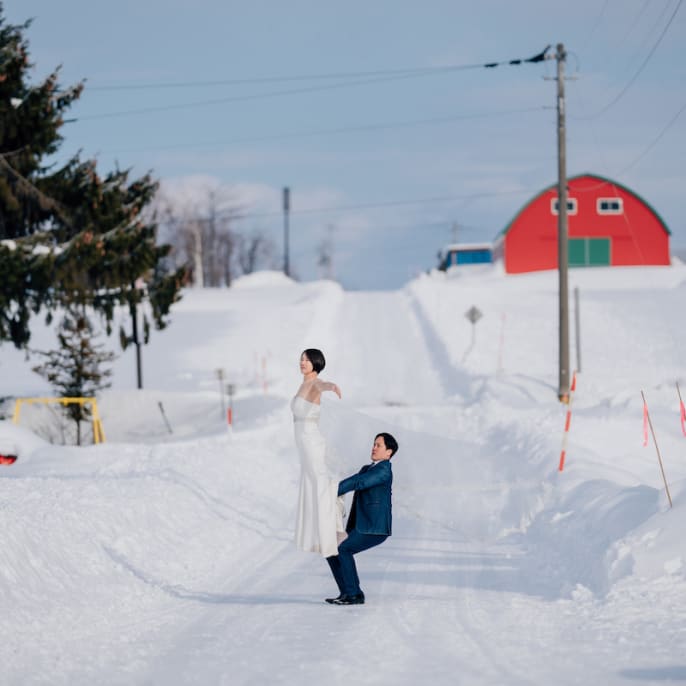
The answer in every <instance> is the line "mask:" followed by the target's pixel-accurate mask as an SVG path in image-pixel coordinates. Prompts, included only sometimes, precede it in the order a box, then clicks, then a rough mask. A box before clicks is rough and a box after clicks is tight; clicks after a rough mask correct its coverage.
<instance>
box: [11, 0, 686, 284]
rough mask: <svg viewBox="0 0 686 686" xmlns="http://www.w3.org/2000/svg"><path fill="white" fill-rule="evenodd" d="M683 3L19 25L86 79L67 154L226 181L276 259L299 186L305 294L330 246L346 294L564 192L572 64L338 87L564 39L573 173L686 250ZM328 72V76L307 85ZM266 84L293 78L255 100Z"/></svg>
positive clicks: (597, 0) (403, 271) (157, 1)
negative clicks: (562, 115)
mask: <svg viewBox="0 0 686 686" xmlns="http://www.w3.org/2000/svg"><path fill="white" fill-rule="evenodd" d="M682 2H683V0H593V1H592V0H578V1H576V2H574V3H570V2H554V1H553V2H551V1H550V0H548V1H547V2H546V1H543V0H524V1H522V2H506V1H504V0H502V1H500V2H498V1H495V0H485V1H482V2H479V3H476V2H459V1H455V0H453V1H447V0H446V1H441V0H426V1H424V2H421V3H420V2H407V3H398V2H397V1H396V2H391V1H390V0H388V1H387V0H379V1H376V2H373V1H370V0H367V1H365V2H360V1H357V0H352V1H349V2H347V3H344V4H341V3H331V2H321V0H320V1H318V2H315V1H314V0H312V1H310V0H307V1H291V2H288V3H282V2H276V1H271V2H251V3H243V2H231V1H226V0H224V1H223V2H220V1H219V0H196V1H194V2H179V1H178V0H165V1H164V2H162V1H161V0H138V1H137V2H132V1H130V0H122V1H120V2H116V3H112V2H103V1H100V0H62V2H54V0H21V1H20V2H16V1H14V2H6V3H5V15H6V18H7V20H8V21H11V22H14V23H18V22H21V21H24V20H25V19H28V18H30V17H33V18H34V23H33V25H32V26H31V28H30V30H29V32H28V38H29V40H30V44H31V56H32V59H33V62H34V63H35V65H36V69H35V77H36V79H38V78H40V77H42V76H44V75H45V74H46V73H47V72H49V71H50V70H51V69H52V68H53V67H54V66H56V65H58V64H61V65H63V66H62V79H61V82H62V83H63V84H65V85H67V84H70V83H73V82H75V81H77V80H79V79H82V78H86V79H87V83H86V90H85V92H84V94H83V96H82V98H81V101H80V102H79V104H78V105H77V106H76V107H74V108H73V110H72V113H73V116H74V117H75V118H76V119H77V121H76V122H74V123H70V124H68V125H67V126H65V128H64V134H65V143H64V145H63V154H64V155H67V154H71V153H73V152H74V151H76V150H78V149H81V150H82V152H83V154H84V155H86V156H93V155H96V156H97V157H98V160H99V163H100V166H101V169H102V170H103V171H106V170H107V169H110V168H112V167H113V166H114V164H115V162H118V164H119V165H120V166H121V167H125V168H128V167H132V168H133V170H134V173H136V174H142V173H144V172H145V171H147V170H152V171H153V173H154V175H155V176H156V177H158V178H160V179H162V180H164V181H169V182H170V181H175V183H176V184H177V187H178V184H179V183H180V182H179V179H184V178H187V177H206V178H209V179H210V180H212V181H214V182H215V183H217V184H219V185H221V186H222V187H225V188H226V193H225V194H224V197H230V198H231V202H234V203H237V204H240V205H241V207H242V208H243V210H244V212H245V213H246V218H245V219H244V220H242V223H241V224H240V225H239V226H237V228H239V229H245V230H252V229H260V230H262V231H264V232H265V233H267V234H269V235H271V236H272V237H273V239H274V240H275V241H276V242H277V247H278V250H279V251H281V247H282V227H283V219H282V215H281V189H282V188H283V186H289V187H290V188H291V193H292V214H291V218H290V226H291V239H292V240H291V262H292V265H293V267H294V269H295V271H296V272H297V273H298V274H299V275H300V277H302V278H304V279H310V278H315V277H316V276H317V274H318V272H317V268H316V265H315V257H314V250H313V248H314V246H316V245H317V244H318V243H319V242H320V241H321V240H322V239H323V238H324V237H325V236H326V234H327V231H330V232H331V234H332V236H333V241H334V246H335V254H334V272H335V275H336V276H337V277H338V278H339V279H340V280H341V281H342V282H343V283H344V285H345V286H347V287H352V288H390V287H398V286H400V285H402V284H403V283H405V282H406V281H407V280H408V279H409V278H410V277H412V276H414V275H415V274H416V273H417V272H419V271H421V270H425V269H427V268H430V267H432V266H434V265H435V264H436V257H435V256H436V252H437V251H438V250H439V249H440V247H441V246H442V245H444V244H445V243H447V242H450V241H451V240H452V238H453V231H452V227H453V224H454V223H457V224H458V226H459V228H458V238H459V239H460V240H462V241H470V242H473V241H482V240H491V239H493V238H494V237H495V236H496V234H497V233H498V232H499V231H501V230H502V228H503V227H504V226H505V225H507V223H508V222H509V221H510V219H511V218H512V216H513V215H514V214H515V213H516V212H517V211H518V210H519V208H520V207H521V206H522V205H523V204H525V203H526V201H527V200H528V199H529V198H531V197H532V196H533V195H535V194H536V193H537V192H538V191H540V190H541V189H542V188H543V187H545V186H547V185H549V184H551V183H554V182H555V180H556V175H557V162H556V123H555V122H556V115H555V110H554V107H555V87H556V86H555V82H554V81H552V80H546V79H544V77H551V76H553V75H554V73H555V61H554V60H550V61H547V62H544V63H541V64H525V65H522V66H501V67H498V68H497V69H484V68H477V69H466V70H464V69H463V70H445V71H436V72H433V73H432V74H430V75H423V76H421V77H418V76H414V77H412V78H402V79H400V78H398V79H394V80H389V79H388V78H387V76H388V75H387V74H386V75H385V77H386V78H385V79H384V80H381V78H379V77H374V76H369V75H367V76H358V77H349V78H347V79H342V78H338V77H337V78H333V77H332V75H337V74H342V73H345V74H350V73H359V72H365V73H369V72H387V71H389V70H400V69H413V68H436V67H444V66H449V65H480V64H483V63H488V62H495V61H503V60H510V59H514V58H526V57H530V56H533V55H535V54H536V53H539V52H540V51H541V50H542V49H543V48H544V47H545V46H546V45H547V44H549V43H551V44H553V45H554V44H556V43H558V42H563V43H564V44H565V47H566V48H567V50H568V51H569V53H570V55H569V59H568V63H567V74H568V75H569V76H573V77H575V80H570V81H568V82H567V84H566V91H567V105H568V122H567V124H568V174H569V175H570V176H571V175H574V174H578V173H581V172H586V171H589V172H594V173H597V174H601V175H603V176H608V177H610V178H613V179H614V180H616V181H619V182H621V183H623V184H625V185H627V186H629V187H630V188H632V189H633V190H635V191H636V192H637V193H639V194H640V195H641V196H643V197H644V198H645V199H646V200H647V201H649V202H650V203H651V205H652V206H653V207H654V208H655V209H656V210H657V211H658V212H659V213H660V215H661V216H662V218H663V219H664V221H665V222H666V223H667V225H668V226H669V228H670V230H671V231H672V246H673V247H674V248H682V247H685V246H686V220H685V219H684V212H683V209H682V205H683V196H684V188H686V171H684V164H683V158H684V153H685V152H686V146H685V145H684V143H685V140H686V112H685V111H684V109H686V88H685V87H684V86H685V85H686V60H685V59H684V58H685V57H686V54H685V53H686V47H685V46H686V8H684V7H681V3H682ZM675 12H676V14H675ZM670 20H671V24H670V25H669V28H666V27H667V25H668V23H669V22H670ZM665 30H666V31H665ZM651 52H652V54H651ZM313 75H323V76H326V78H318V79H301V78H299V77H305V76H313ZM270 77H279V78H280V79H281V80H273V81H270V80H264V81H260V79H267V78H270ZM231 80H233V81H234V82H233V83H226V82H227V81H231ZM239 80H244V81H248V83H245V82H244V83H236V81H239ZM346 80H347V81H348V84H349V85H347V86H345V87H340V86H341V84H342V83H343V82H345V81H346ZM351 81H355V82H356V84H355V85H350V82H351ZM360 81H367V83H359V82H360ZM207 82H213V83H212V84H211V85H201V84H203V83H204V84H207ZM218 82H224V83H218ZM334 86H335V87H334ZM625 89H626V90H625ZM284 91H288V93H284ZM623 91H624V92H623ZM265 95H266V96H267V97H264V96H265ZM618 96H620V97H619V98H618ZM617 98H618V99H617ZM615 100H616V102H613V101H615ZM145 109H149V110H150V111H144V112H140V111H139V112H136V111H135V110H145ZM675 117H676V118H675ZM658 136H661V137H660V138H659V140H658V141H657V142H655V139H656V138H658ZM651 146H652V147H651ZM639 157H640V159H638V160H637V158H639ZM627 167H628V168H627ZM314 210H317V211H314ZM328 227H332V228H331V229H329V228H328Z"/></svg>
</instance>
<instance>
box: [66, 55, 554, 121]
mask: <svg viewBox="0 0 686 686" xmlns="http://www.w3.org/2000/svg"><path fill="white" fill-rule="evenodd" d="M549 48H550V46H547V47H546V48H545V49H544V50H543V51H542V52H541V53H539V54H538V55H534V56H533V57H529V58H526V59H512V60H508V61H500V62H489V63H484V64H479V65H453V66H451V67H432V68H428V67H427V68H426V69H418V70H414V71H412V70H409V71H408V70H405V71H402V70H401V71H399V72H398V71H391V72H388V73H387V74H386V75H384V76H378V77H374V78H362V79H358V78H355V79H353V80H348V81H344V82H343V83H329V84H323V85H319V86H308V87H303V88H291V89H287V90H278V91H269V92H266V93H254V94H250V95H235V96H230V97H226V98H214V99H211V100H200V101H195V102H188V103H178V104H175V105H158V106H154V107H142V108H137V109H129V110H120V111H118V112H108V113H102V114H90V115H88V114H86V115H83V116H81V117H78V119H79V120H93V119H109V118H112V117H122V116H130V115H133V114H146V113H151V112H168V111H170V110H178V109H188V108H195V107H205V106H213V105H221V104H225V103H229V102H241V101H250V100H263V99H266V98H276V97H283V96H289V95H301V94H303V93H314V92H320V91H330V90H338V89H341V88H349V87H351V86H365V85H373V84H377V83H382V82H390V81H401V80H406V79H412V78H420V77H424V76H432V75H437V74H445V73H452V72H454V71H458V70H460V69H476V68H482V69H493V68H495V67H499V66H503V65H521V64H524V63H537V62H541V61H543V60H545V59H548V58H547V55H546V53H547V51H548V49H549ZM361 73H365V72H361ZM367 73H372V74H373V73H374V72H367ZM377 73H383V72H377Z"/></svg>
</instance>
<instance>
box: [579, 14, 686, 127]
mask: <svg viewBox="0 0 686 686" xmlns="http://www.w3.org/2000/svg"><path fill="white" fill-rule="evenodd" d="M682 2H683V0H679V1H678V3H677V6H676V7H675V9H674V12H672V16H671V17H670V18H669V21H668V22H667V24H666V25H665V27H664V29H662V32H661V33H660V35H659V36H658V38H657V41H655V44H654V45H653V47H652V48H651V49H650V52H649V53H648V55H647V57H646V58H645V60H643V62H642V63H641V66H640V67H639V68H638V69H637V70H636V72H635V73H634V75H633V76H632V77H631V78H630V79H629V81H628V83H627V84H626V85H625V86H624V88H622V90H621V91H619V93H618V94H617V95H616V96H615V97H614V98H613V99H612V100H610V102H608V103H607V104H606V105H605V106H604V107H603V108H602V109H600V110H598V111H597V112H596V113H595V114H592V115H589V116H581V117H577V119H594V118H595V117H599V116H600V115H601V114H604V113H605V112H607V111H608V110H609V109H610V108H611V107H612V106H613V105H615V104H616V103H617V102H619V100H620V99H621V98H622V97H623V96H624V94H625V93H626V92H627V91H628V90H629V88H631V86H632V85H633V83H634V82H635V81H636V79H637V78H638V77H639V75H640V74H641V72H642V71H643V70H644V69H645V67H646V65H647V64H648V62H650V59H651V58H652V56H653V54H654V53H655V51H656V50H657V48H658V46H659V45H660V43H661V42H662V39H663V38H664V37H665V34H666V33H667V31H668V29H669V27H670V26H671V25H672V22H673V21H674V17H676V15H677V12H678V11H679V8H680V7H681V4H682Z"/></svg>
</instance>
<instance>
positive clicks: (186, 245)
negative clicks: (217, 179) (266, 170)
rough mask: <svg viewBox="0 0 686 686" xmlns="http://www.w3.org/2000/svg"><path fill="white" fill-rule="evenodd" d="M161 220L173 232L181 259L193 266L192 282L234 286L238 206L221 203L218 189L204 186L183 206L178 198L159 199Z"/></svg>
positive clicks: (173, 242) (178, 256)
mask: <svg viewBox="0 0 686 686" xmlns="http://www.w3.org/2000/svg"><path fill="white" fill-rule="evenodd" d="M158 202H159V207H158V210H159V214H160V223H161V224H162V225H163V226H164V229H165V230H166V231H167V232H168V234H169V241H170V243H171V244H172V245H173V246H174V252H173V257H174V260H175V261H176V262H177V263H181V264H185V265H188V266H190V267H191V269H192V282H193V284H194V285H196V286H199V287H203V286H209V287H214V288H216V287H221V286H230V285H231V281H232V280H233V278H234V277H235V275H236V265H235V260H234V256H235V252H236V244H237V240H238V237H237V234H236V232H235V231H234V230H233V224H234V222H235V220H236V219H237V217H238V210H237V209H236V208H233V207H228V208H227V207H226V205H225V204H224V205H223V206H222V203H220V199H219V197H218V194H217V192H216V191H215V190H214V189H204V190H203V191H201V193H200V194H199V196H198V195H196V196H195V197H194V199H193V201H192V202H190V203H186V205H185V206H183V205H182V204H181V203H180V202H178V201H177V200H176V199H175V198H170V197H164V196H162V197H161V198H160V199H159V201H158Z"/></svg>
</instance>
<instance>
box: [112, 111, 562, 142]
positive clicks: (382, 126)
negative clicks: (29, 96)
mask: <svg viewBox="0 0 686 686" xmlns="http://www.w3.org/2000/svg"><path fill="white" fill-rule="evenodd" d="M548 109H550V107H548V106H546V105H541V106H539V107H525V108H520V109H511V110H500V111H493V112H474V113H470V114H455V115H448V116H445V117H433V118H427V119H414V120H408V121H400V122H380V123H376V124H361V125H359V126H342V127H338V128H333V129H316V130H312V131H292V132H286V133H278V134H271V135H264V136H248V137H245V138H234V139H232V140H227V141H205V142H199V143H177V144H175V145H158V146H148V147H145V148H127V149H124V150H117V151H111V150H110V151H105V152H106V153H107V154H114V153H115V152H116V153H124V152H147V151H154V150H177V149H180V148H197V147H205V146H212V147H215V146H225V145H235V144H239V143H259V142H261V141H275V140H289V139H296V138H310V137H313V136H329V135H339V134H345V133H356V132H364V131H383V130H389V129H404V128H414V127H419V126H431V125H435V124H448V123H451V122H455V121H464V120H467V119H482V118H487V117H500V116H507V115H511V114H528V113H531V112H543V111H545V110H548Z"/></svg>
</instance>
